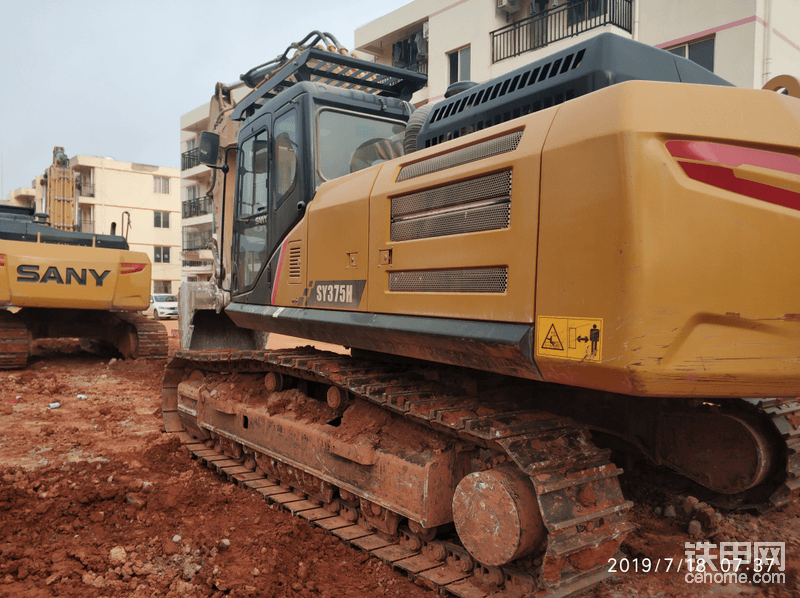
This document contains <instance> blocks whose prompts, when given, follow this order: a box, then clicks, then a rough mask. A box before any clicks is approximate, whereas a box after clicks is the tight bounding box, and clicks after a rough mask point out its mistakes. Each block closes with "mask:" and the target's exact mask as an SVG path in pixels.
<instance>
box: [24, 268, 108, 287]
mask: <svg viewBox="0 0 800 598" xmlns="http://www.w3.org/2000/svg"><path fill="white" fill-rule="evenodd" d="M87 272H88V273H89V274H90V275H91V276H92V278H93V279H94V286H96V287H102V286H103V281H104V280H105V279H106V276H108V275H109V274H111V270H103V272H101V273H99V274H98V272H97V270H94V269H92V268H89V269H88V270H87V269H86V268H81V271H80V273H78V272H77V271H76V270H75V269H74V268H67V270H66V274H65V275H64V276H62V275H61V272H59V270H58V268H56V267H55V266H50V267H49V268H47V270H45V272H44V274H42V275H41V277H40V276H39V266H35V265H25V264H23V265H21V266H17V282H51V281H52V282H55V283H56V284H72V283H73V282H75V283H77V284H78V285H80V286H86V280H87V276H86V274H87Z"/></svg>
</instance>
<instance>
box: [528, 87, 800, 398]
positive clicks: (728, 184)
mask: <svg viewBox="0 0 800 598" xmlns="http://www.w3.org/2000/svg"><path fill="white" fill-rule="evenodd" d="M798 104H800V102H798V101H797V100H796V99H793V98H789V97H786V96H781V95H779V94H775V93H770V92H765V91H756V90H744V89H729V88H721V87H712V86H699V85H681V84H671V83H641V82H631V83H623V84H620V85H615V86H612V87H610V88H608V89H605V90H602V91H600V92H597V93H595V94H592V95H591V96H588V97H585V98H580V99H579V100H578V101H575V102H567V103H565V104H564V105H563V106H561V107H560V108H559V110H558V114H557V116H556V118H555V120H554V122H553V126H552V128H551V129H550V132H549V134H548V137H547V142H546V144H545V149H544V152H543V158H542V173H543V174H542V189H541V199H540V218H541V223H540V227H539V273H538V284H537V295H536V314H537V317H538V322H537V324H538V326H537V335H536V341H535V342H536V345H535V355H536V357H535V359H536V363H537V365H538V366H539V367H540V369H541V370H542V374H543V376H544V377H545V379H547V380H549V381H552V382H560V383H563V384H572V385H577V386H591V387H593V388H600V389H604V390H610V391H616V392H621V393H625V394H633V395H666V396H669V395H681V396H687V395H688V396H692V395H696V396H719V397H724V396H775V395H777V396H796V395H797V393H798V390H799V389H800V316H798V312H800V294H798V289H800V252H798V251H797V249H796V244H797V243H796V239H797V235H798V232H800V211H799V210H800V147H798V140H800V106H798ZM698 168H699V170H696V169H698ZM690 175H691V176H690ZM692 177H696V178H692ZM705 181H709V182H705ZM750 182H755V183H756V184H755V185H751V184H749V183H750ZM748 193H749V194H750V195H752V196H749V195H747V194H748ZM754 196H755V197H754ZM781 201H783V203H787V204H789V205H793V206H794V207H793V208H792V207H787V206H786V205H780V202H781ZM773 202H778V203H773ZM792 202H794V203H792ZM554 316H558V317H561V318H585V319H600V320H602V329H601V330H600V333H599V336H600V339H599V341H598V343H597V344H598V353H597V354H595V355H592V353H591V344H592V343H591V340H590V342H580V341H578V343H577V344H579V345H583V346H584V347H587V348H588V349H589V351H588V352H587V351H584V355H578V356H572V358H569V359H567V358H565V357H566V353H567V351H566V350H565V351H558V350H553V348H552V345H549V344H548V342H547V335H548V332H549V331H550V325H551V324H555V325H556V326H555V328H556V331H557V333H558V330H559V323H558V322H555V321H550V320H549V319H548V317H554ZM598 329H600V327H598ZM566 333H567V338H563V337H561V338H560V341H561V342H562V343H563V344H564V345H566V346H565V349H568V348H569V343H570V338H569V330H568V329H567V330H566ZM575 336H576V337H580V338H586V336H587V334H586V330H584V331H583V332H582V333H581V332H580V331H579V332H578V333H577V334H576V335H575ZM600 352H601V353H600ZM576 357H577V358H576Z"/></svg>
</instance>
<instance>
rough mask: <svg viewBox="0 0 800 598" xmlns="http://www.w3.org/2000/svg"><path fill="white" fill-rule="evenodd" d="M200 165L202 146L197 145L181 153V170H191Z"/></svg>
mask: <svg viewBox="0 0 800 598" xmlns="http://www.w3.org/2000/svg"><path fill="white" fill-rule="evenodd" d="M199 165H200V148H199V147H196V148H194V149H190V150H188V151H185V152H183V153H182V154H181V170H189V169H190V168H194V167H195V166H199Z"/></svg>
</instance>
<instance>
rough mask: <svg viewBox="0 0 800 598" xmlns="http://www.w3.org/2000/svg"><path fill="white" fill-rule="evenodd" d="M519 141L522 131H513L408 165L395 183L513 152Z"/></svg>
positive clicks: (401, 171)
mask: <svg viewBox="0 0 800 598" xmlns="http://www.w3.org/2000/svg"><path fill="white" fill-rule="evenodd" d="M520 139H522V131H513V132H511V133H508V134H506V135H501V136H500V137H494V138H493V139H487V140H486V141H482V142H481V143H476V144H475V145H470V146H467V147H462V148H460V149H457V150H455V151H452V152H449V153H446V154H440V155H438V156H434V157H433V158H428V159H427V160H422V161H420V162H415V163H413V164H409V165H407V166H404V167H403V168H401V169H400V173H399V174H398V175H397V182H398V183H399V182H401V181H406V180H408V179H413V178H416V177H420V176H423V175H426V174H431V173H434V172H440V171H442V170H447V169H448V168H454V167H456V166H461V165H462V164H469V163H470V162H476V161H478V160H483V159H484V158H489V157H491V156H497V155H500V154H505V153H507V152H513V151H514V150H515V149H517V147H518V146H519V142H520Z"/></svg>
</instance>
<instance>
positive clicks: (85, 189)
mask: <svg viewBox="0 0 800 598" xmlns="http://www.w3.org/2000/svg"><path fill="white" fill-rule="evenodd" d="M80 195H81V197H94V185H87V184H86V183H83V184H82V185H81V189H80Z"/></svg>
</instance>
